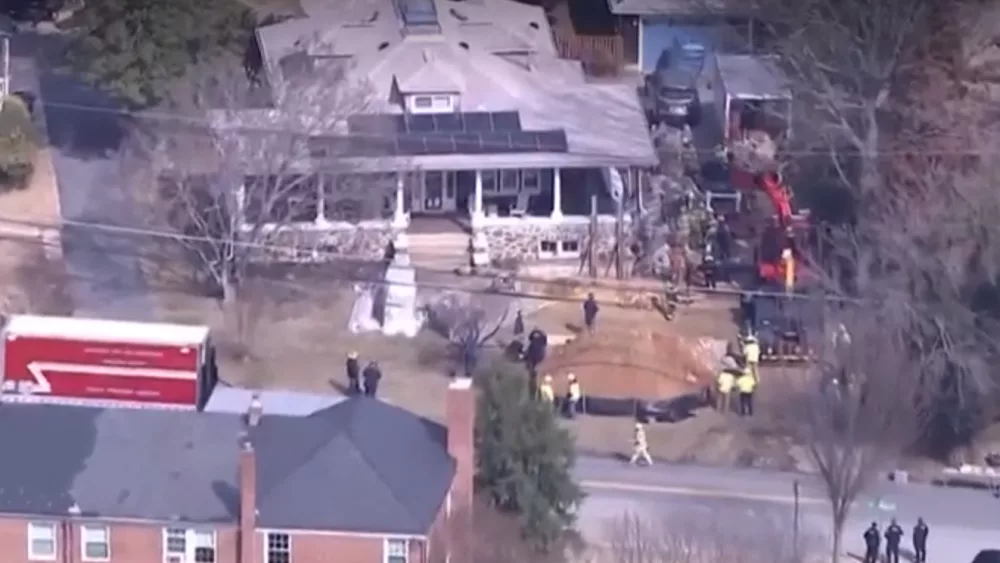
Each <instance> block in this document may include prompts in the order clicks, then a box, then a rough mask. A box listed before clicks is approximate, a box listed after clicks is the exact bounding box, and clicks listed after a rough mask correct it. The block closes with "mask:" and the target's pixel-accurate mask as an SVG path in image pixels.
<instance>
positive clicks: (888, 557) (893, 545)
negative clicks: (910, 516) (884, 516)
mask: <svg viewBox="0 0 1000 563" xmlns="http://www.w3.org/2000/svg"><path fill="white" fill-rule="evenodd" d="M901 539H903V529H902V528H900V527H899V524H897V523H896V519H895V518H893V519H892V520H891V521H890V522H889V527H888V528H886V529H885V563H899V541H900V540H901Z"/></svg>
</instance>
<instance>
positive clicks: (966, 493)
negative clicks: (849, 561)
mask: <svg viewBox="0 0 1000 563" xmlns="http://www.w3.org/2000/svg"><path fill="white" fill-rule="evenodd" d="M577 476H578V477H579V478H580V479H581V481H583V483H584V486H585V488H586V490H587V492H588V493H589V497H588V499H587V501H586V502H585V504H584V507H583V510H582V513H581V519H580V523H581V528H582V530H583V531H584V533H585V534H586V535H587V536H588V538H589V539H591V541H595V542H606V541H607V540H608V534H609V521H610V520H613V519H614V518H620V516H621V515H622V514H623V513H626V512H632V513H634V514H636V515H639V516H641V517H642V518H643V519H645V520H647V521H653V522H656V521H658V520H666V521H667V522H668V523H669V525H670V527H672V528H675V529H676V528H677V527H678V526H684V525H693V524H697V525H698V527H699V529H701V530H703V529H704V528H705V527H706V526H708V525H710V524H711V523H712V522H716V521H725V522H732V524H733V525H734V526H739V527H746V526H758V527H761V528H760V532H759V533H760V534H764V533H769V534H772V535H774V536H776V538H777V537H778V536H784V535H785V534H783V533H779V530H780V529H782V528H784V529H787V530H790V529H791V528H792V522H793V520H794V518H793V514H794V502H793V492H792V490H793V486H794V485H793V484H794V483H795V482H796V481H798V482H799V484H800V499H801V500H800V504H799V506H800V514H801V516H800V529H801V530H802V534H803V537H806V538H808V539H809V543H810V544H811V545H819V546H823V545H826V542H827V541H828V540H827V539H826V538H827V537H828V534H829V529H830V519H829V508H828V504H827V503H826V502H825V501H824V500H823V498H822V497H823V494H822V487H821V486H820V484H819V483H818V482H817V481H816V480H815V479H813V478H811V477H809V476H804V475H799V474H789V473H779V472H764V471H755V470H737V469H724V468H704V467H693V466H655V467H653V468H632V467H628V466H626V465H624V464H623V463H622V462H620V461H614V460H606V459H597V458H583V459H581V460H580V461H579V463H578V466H577ZM876 499H879V500H881V506H878V505H877V504H876ZM921 516H922V517H924V518H925V519H927V521H928V522H929V524H930V526H931V540H930V544H929V552H930V558H931V559H932V560H933V561H935V563H968V562H970V561H971V560H972V557H973V556H974V555H975V554H976V552H978V551H979V550H980V549H985V548H987V547H990V548H1000V499H996V498H993V497H992V496H990V495H989V494H988V493H985V492H982V491H970V490H958V489H942V488H938V487H932V486H928V485H916V484H912V485H896V484H893V483H889V482H884V483H880V484H879V485H877V486H875V487H873V488H872V490H871V491H870V492H869V493H868V494H866V495H864V498H861V499H859V501H858V502H857V503H856V505H855V508H854V509H853V510H852V512H851V517H850V519H849V521H848V524H847V528H846V531H845V540H846V543H845V550H846V551H847V552H849V553H854V554H859V553H860V549H861V541H860V538H861V533H862V532H863V530H864V528H865V527H867V526H868V524H869V523H871V522H872V521H878V522H880V523H881V524H883V525H884V523H886V522H888V520H889V519H890V518H892V517H895V518H897V519H898V520H899V522H900V524H901V525H902V526H903V527H904V529H906V531H907V532H909V529H910V528H911V527H912V525H913V523H914V522H915V521H916V519H917V518H918V517H921ZM907 545H908V542H906V543H904V546H907Z"/></svg>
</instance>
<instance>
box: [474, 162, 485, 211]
mask: <svg viewBox="0 0 1000 563" xmlns="http://www.w3.org/2000/svg"><path fill="white" fill-rule="evenodd" d="M484 218H485V215H484V214H483V171H482V170H476V192H475V193H474V194H473V196H472V223H473V224H476V223H478V222H480V221H481V220H482V219H484Z"/></svg>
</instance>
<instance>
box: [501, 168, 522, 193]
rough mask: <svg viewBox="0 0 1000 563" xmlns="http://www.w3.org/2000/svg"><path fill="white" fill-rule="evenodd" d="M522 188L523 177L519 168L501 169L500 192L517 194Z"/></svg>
mask: <svg viewBox="0 0 1000 563" xmlns="http://www.w3.org/2000/svg"><path fill="white" fill-rule="evenodd" d="M520 189H521V178H520V174H518V171H517V170H501V171H500V193H502V194H505V195H506V194H510V195H515V194H517V192H518V190H520Z"/></svg>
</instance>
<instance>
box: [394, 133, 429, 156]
mask: <svg viewBox="0 0 1000 563" xmlns="http://www.w3.org/2000/svg"><path fill="white" fill-rule="evenodd" d="M396 148H397V149H398V151H399V154H401V155H407V156H418V155H421V154H427V145H426V144H425V143H424V136H423V135H417V134H412V133H411V134H405V135H400V136H399V138H398V139H397V140H396Z"/></svg>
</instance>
